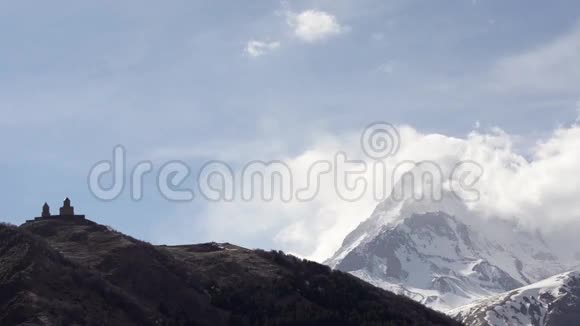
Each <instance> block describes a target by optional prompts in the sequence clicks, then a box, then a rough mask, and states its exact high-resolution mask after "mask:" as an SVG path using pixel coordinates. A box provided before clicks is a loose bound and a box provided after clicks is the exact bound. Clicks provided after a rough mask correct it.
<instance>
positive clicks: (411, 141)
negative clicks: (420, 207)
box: [192, 124, 580, 261]
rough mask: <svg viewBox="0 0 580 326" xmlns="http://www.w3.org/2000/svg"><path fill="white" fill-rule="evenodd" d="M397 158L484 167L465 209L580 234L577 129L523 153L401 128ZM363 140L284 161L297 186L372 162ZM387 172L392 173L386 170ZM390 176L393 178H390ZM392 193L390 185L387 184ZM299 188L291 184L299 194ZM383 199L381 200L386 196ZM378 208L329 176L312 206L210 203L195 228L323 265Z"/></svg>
mask: <svg viewBox="0 0 580 326" xmlns="http://www.w3.org/2000/svg"><path fill="white" fill-rule="evenodd" d="M399 131H400V135H401V141H402V143H401V147H400V150H399V152H398V153H397V154H396V155H395V156H393V157H389V158H387V159H385V160H384V163H385V164H386V166H387V167H390V168H392V167H395V166H396V165H397V164H398V163H399V162H402V161H405V160H411V161H414V162H420V161H425V160H429V161H433V162H437V164H439V166H440V167H441V168H442V170H444V171H449V170H450V169H451V168H452V167H453V166H454V165H455V164H456V163H457V162H460V161H466V160H471V161H475V162H477V163H478V164H479V165H480V166H481V167H482V168H483V171H484V173H483V176H482V178H481V180H480V181H479V182H478V183H477V186H476V189H477V190H478V191H479V193H480V199H479V200H478V201H475V202H471V203H469V207H470V209H471V210H473V211H475V212H477V213H479V215H481V216H489V217H500V218H505V219H514V218H515V219H517V221H519V223H520V224H521V225H522V226H523V227H526V228H530V229H533V230H541V231H542V232H543V233H544V236H545V237H546V239H548V240H549V241H550V240H554V241H553V242H554V243H555V244H556V245H558V244H562V245H564V244H566V242H567V244H566V245H567V246H566V247H563V248H566V249H565V251H567V252H569V253H573V252H574V251H580V248H574V249H572V248H570V246H569V243H577V241H571V240H572V239H574V238H575V236H576V234H577V232H578V231H580V201H579V200H578V199H579V198H580V187H578V185H579V184H580V151H579V150H578V149H579V148H580V126H579V125H577V124H574V125H571V126H568V127H562V128H559V129H557V130H554V131H553V133H552V134H551V135H550V136H549V137H547V138H545V139H538V140H537V141H536V142H534V144H533V145H532V146H529V147H527V148H522V147H521V146H522V145H521V142H520V139H521V137H519V136H517V135H510V134H508V133H506V132H504V131H502V130H500V129H497V128H495V129H492V130H489V131H486V132H481V131H473V132H471V133H470V134H468V135H467V136H465V137H462V138H458V137H450V136H446V135H441V134H429V133H422V132H420V131H418V130H416V129H414V128H412V127H409V126H400V127H399ZM359 137H360V135H359V133H357V132H350V133H346V134H342V135H330V134H324V135H318V136H317V137H316V140H315V142H314V143H313V144H312V146H310V148H308V149H307V150H305V151H303V152H301V153H299V154H298V155H293V156H288V157H285V158H283V161H284V162H285V163H286V164H287V165H288V166H289V167H290V168H291V170H292V173H293V174H294V177H295V180H298V183H300V182H301V180H302V181H305V180H307V179H308V178H307V177H308V173H309V168H310V167H311V166H312V163H313V162H316V161H321V160H329V161H332V160H333V159H334V156H335V154H336V153H337V152H340V151H343V152H345V153H347V155H348V159H350V160H364V161H365V162H367V163H368V166H371V164H372V163H373V162H374V161H373V160H372V159H370V158H369V157H368V156H366V155H365V154H364V153H363V152H362V151H361V149H360V142H359V141H360V139H359ZM390 173H392V170H390ZM389 175H390V174H389ZM362 177H363V178H364V180H366V182H367V183H368V185H373V184H377V183H379V182H380V180H384V178H383V179H377V175H376V174H374V173H372V171H370V169H369V171H367V172H365V173H364V174H362ZM388 181H389V180H388V178H387V183H388V184H387V189H388V193H390V189H392V186H393V185H392V183H389V182H388ZM301 186H304V183H303V184H296V185H295V187H296V188H299V187H301ZM388 193H387V194H385V195H388ZM378 203H379V201H377V199H376V198H374V194H373V193H372V192H366V193H365V194H364V196H362V197H361V198H360V199H359V200H356V201H353V202H349V201H345V200H343V199H341V198H340V197H339V196H337V193H336V189H335V188H334V182H333V180H332V173H331V174H329V175H323V176H322V177H321V183H320V189H319V192H318V194H317V196H315V198H314V199H313V200H309V201H306V202H300V201H297V200H292V201H290V202H282V201H281V200H277V199H274V200H273V201H271V202H264V201H263V200H261V199H255V200H251V201H241V200H237V201H233V202H228V203H219V202H218V203H210V204H208V205H207V206H206V207H205V209H204V211H203V212H202V213H200V215H201V216H202V218H201V219H199V220H197V222H196V225H195V226H192V227H196V228H201V229H203V230H204V232H207V235H208V237H209V238H211V239H216V240H220V239H224V240H229V241H238V242H241V243H245V242H246V243H247V240H248V239H252V238H266V239H271V247H272V248H279V249H282V250H285V251H288V252H291V253H294V254H296V255H299V256H302V257H307V258H310V259H314V260H318V261H322V260H324V259H326V258H328V257H329V256H330V255H332V254H333V253H334V251H335V250H336V249H338V247H339V246H340V244H341V242H342V240H343V239H344V237H345V236H346V234H348V232H350V231H351V230H352V229H354V228H355V227H356V226H357V225H358V224H359V223H360V222H362V221H363V220H365V219H366V218H367V217H369V216H370V214H371V212H372V211H373V209H374V208H375V207H376V205H377V204H378Z"/></svg>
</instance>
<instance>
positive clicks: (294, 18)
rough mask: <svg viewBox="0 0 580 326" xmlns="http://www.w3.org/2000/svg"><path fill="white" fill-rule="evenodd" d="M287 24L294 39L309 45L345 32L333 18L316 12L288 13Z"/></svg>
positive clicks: (322, 12) (324, 13) (321, 12)
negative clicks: (292, 32) (291, 30)
mask: <svg viewBox="0 0 580 326" xmlns="http://www.w3.org/2000/svg"><path fill="white" fill-rule="evenodd" d="M287 22H288V25H290V27H292V29H293V30H294V35H295V36H296V37H298V38H299V39H301V40H303V41H305V42H310V43H313V42H317V41H322V40H325V39H327V38H329V37H332V36H336V35H338V34H340V33H342V32H343V31H344V30H345V28H344V27H343V26H341V25H340V24H339V23H338V21H337V19H336V17H335V16H333V15H332V14H329V13H327V12H324V11H318V10H306V11H303V12H301V13H299V14H295V13H289V14H288V18H287Z"/></svg>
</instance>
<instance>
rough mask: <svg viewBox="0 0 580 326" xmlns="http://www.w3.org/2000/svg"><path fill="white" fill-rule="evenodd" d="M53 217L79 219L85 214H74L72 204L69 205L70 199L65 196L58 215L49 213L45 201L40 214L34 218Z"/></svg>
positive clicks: (36, 219)
mask: <svg viewBox="0 0 580 326" xmlns="http://www.w3.org/2000/svg"><path fill="white" fill-rule="evenodd" d="M53 218H81V219H84V218H85V216H84V215H75V208H74V207H73V206H71V203H70V199H69V198H68V197H67V198H66V199H65V200H64V202H63V204H62V207H61V208H60V210H59V214H58V215H51V214H50V206H48V204H47V203H44V205H43V206H42V214H41V215H40V217H36V218H35V219H34V220H35V221H38V220H45V219H53Z"/></svg>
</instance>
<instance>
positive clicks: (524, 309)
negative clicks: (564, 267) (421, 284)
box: [448, 272, 580, 326]
mask: <svg viewBox="0 0 580 326" xmlns="http://www.w3.org/2000/svg"><path fill="white" fill-rule="evenodd" d="M448 314H449V315H450V316H452V317H454V318H455V319H457V320H459V321H461V322H463V323H464V324H466V325H473V326H499V325H514V326H515V325H532V326H560V325H562V326H563V325H580V273H579V272H567V273H564V274H560V275H556V276H553V277H550V278H548V279H545V280H543V281H540V282H537V283H534V284H531V285H527V286H524V287H522V288H519V289H516V290H512V291H509V292H506V293H502V294H499V295H495V296H492V297H490V298H487V299H483V300H479V301H476V302H474V303H471V304H469V305H466V306H463V307H460V308H457V309H453V310H451V311H449V312H448Z"/></svg>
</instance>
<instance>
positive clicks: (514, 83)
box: [493, 26, 580, 94]
mask: <svg viewBox="0 0 580 326" xmlns="http://www.w3.org/2000/svg"><path fill="white" fill-rule="evenodd" d="M578 62H580V26H579V27H577V28H575V29H574V30H572V31H571V32H569V33H568V34H566V35H564V36H561V37H559V38H557V39H556V40H554V41H552V42H550V43H548V44H545V45H542V46H540V47H538V48H535V49H532V50H530V51H527V52H524V53H520V54H517V55H513V56H510V57H507V58H504V59H503V60H501V61H500V62H499V63H498V64H497V65H496V66H495V67H494V69H493V75H494V86H495V87H496V88H498V89H499V90H504V91H513V90H519V91H528V92H538V91H540V92H548V93H575V94H577V93H578V92H579V91H580V89H579V88H578V84H580V65H579V64H578Z"/></svg>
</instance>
